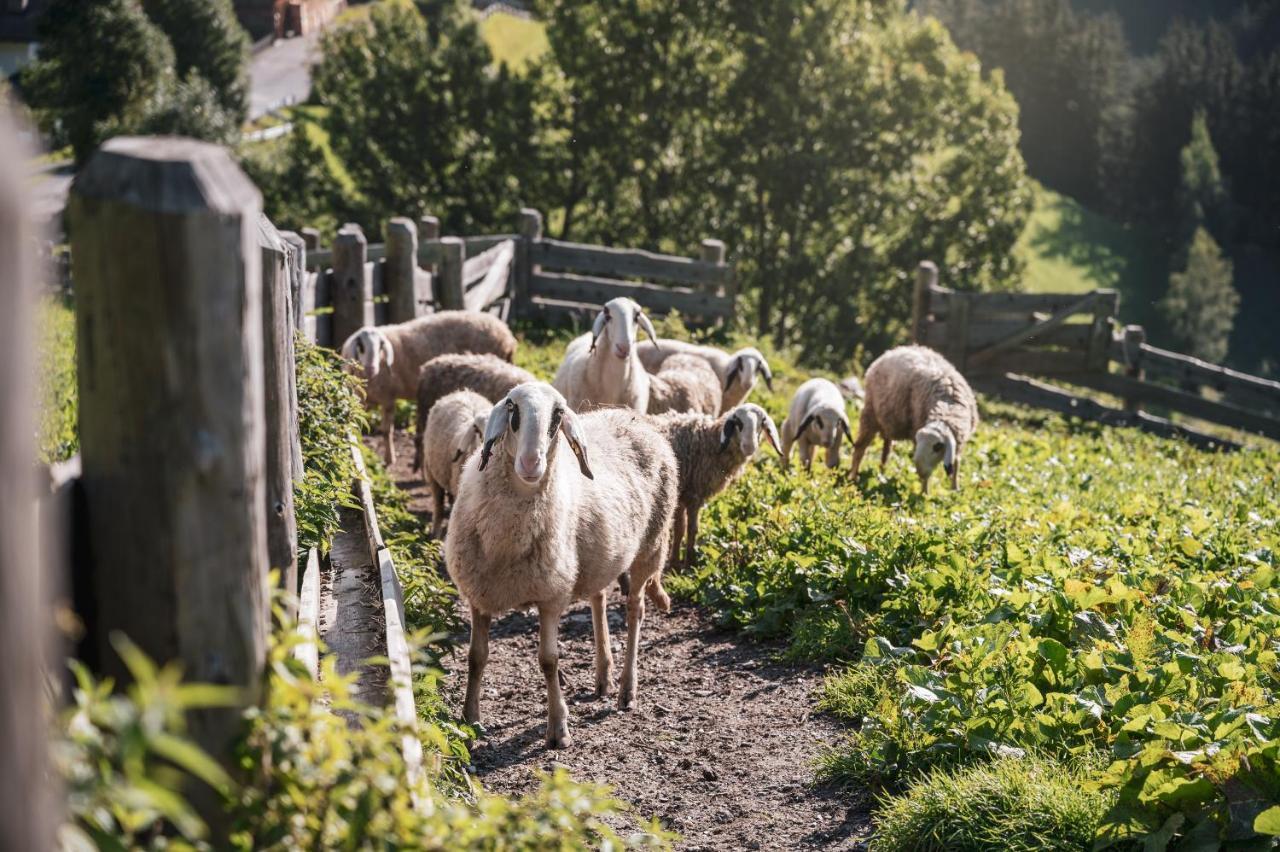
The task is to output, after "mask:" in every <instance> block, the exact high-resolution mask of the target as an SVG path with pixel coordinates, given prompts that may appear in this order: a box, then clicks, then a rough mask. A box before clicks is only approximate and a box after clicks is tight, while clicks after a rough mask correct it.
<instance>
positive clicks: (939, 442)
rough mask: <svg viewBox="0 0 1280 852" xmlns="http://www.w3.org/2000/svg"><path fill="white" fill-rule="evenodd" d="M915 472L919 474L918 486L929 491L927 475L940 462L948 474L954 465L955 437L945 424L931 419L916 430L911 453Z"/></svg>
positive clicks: (948, 474) (926, 491) (928, 475)
mask: <svg viewBox="0 0 1280 852" xmlns="http://www.w3.org/2000/svg"><path fill="white" fill-rule="evenodd" d="M912 460H913V461H914V462H915V465H916V473H917V474H918V475H919V476H920V488H921V490H922V491H924V492H925V493H926V494H927V493H929V477H930V475H932V474H933V469H934V468H936V467H937V466H938V462H942V469H943V470H944V471H946V473H947V476H950V475H951V474H952V472H953V471H954V470H955V466H956V438H955V435H953V434H951V430H950V429H949V428H947V426H946V425H945V424H943V423H940V422H938V421H931V422H929V423H926V424H924V426H922V427H920V430H919V431H918V432H916V449H915V452H914V453H913V454H912Z"/></svg>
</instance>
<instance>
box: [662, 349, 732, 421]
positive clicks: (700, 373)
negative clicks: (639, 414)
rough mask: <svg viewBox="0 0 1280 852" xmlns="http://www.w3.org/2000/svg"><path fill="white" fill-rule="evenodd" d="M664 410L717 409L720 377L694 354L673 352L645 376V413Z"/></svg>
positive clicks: (707, 412)
mask: <svg viewBox="0 0 1280 852" xmlns="http://www.w3.org/2000/svg"><path fill="white" fill-rule="evenodd" d="M668 411H677V412H697V413H699V414H711V415H715V414H716V413H717V412H719V411H720V380H719V379H718V378H716V374H715V371H714V370H712V369H711V365H710V364H708V363H707V362H706V361H704V360H703V359H701V358H699V357H697V356H696V355H673V356H672V357H670V358H668V359H666V360H665V361H663V362H662V367H661V368H659V370H658V372H656V373H654V374H653V375H651V376H649V413H650V414H662V413H664V412H668Z"/></svg>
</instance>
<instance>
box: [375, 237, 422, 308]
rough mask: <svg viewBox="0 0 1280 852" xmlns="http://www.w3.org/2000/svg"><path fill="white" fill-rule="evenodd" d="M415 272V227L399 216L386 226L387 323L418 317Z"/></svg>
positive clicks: (416, 252) (384, 273)
mask: <svg viewBox="0 0 1280 852" xmlns="http://www.w3.org/2000/svg"><path fill="white" fill-rule="evenodd" d="M417 272H418V226H417V225H415V224H414V223H413V220H412V219H408V218H406V217H403V216H398V217H396V218H394V219H392V220H391V221H389V222H387V259H386V262H385V264H384V265H383V269H382V281H383V285H384V287H385V289H386V291H387V297H388V311H387V317H388V320H389V321H390V322H393V323H400V322H408V321H409V320H411V319H414V318H416V317H417V316H418V315H419V313H418V290H417Z"/></svg>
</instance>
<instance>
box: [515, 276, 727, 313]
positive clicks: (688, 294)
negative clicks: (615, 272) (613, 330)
mask: <svg viewBox="0 0 1280 852" xmlns="http://www.w3.org/2000/svg"><path fill="white" fill-rule="evenodd" d="M529 294H530V296H536V297H539V298H544V299H555V300H558V301H565V302H582V303H588V304H592V305H595V306H596V307H599V306H600V305H603V304H604V303H605V302H608V301H609V300H610V299H616V298H618V297H620V296H626V297H628V298H631V299H635V300H636V301H637V302H639V303H640V304H641V305H642V306H643V307H645V308H646V309H649V310H653V311H655V312H658V313H667V312H669V311H672V310H678V311H680V313H682V314H688V315H690V316H695V317H710V318H715V319H719V318H721V317H726V316H729V315H730V314H731V312H732V310H733V301H732V300H731V299H730V298H729V297H728V296H721V295H718V294H716V293H710V292H707V291H706V290H694V289H690V288H687V287H669V286H666V285H662V284H644V283H636V282H631V281H619V280H617V279H610V278H595V277H592V276H587V275H571V274H560V273H554V272H541V273H538V274H536V275H534V276H533V277H532V279H531V280H530V283H529Z"/></svg>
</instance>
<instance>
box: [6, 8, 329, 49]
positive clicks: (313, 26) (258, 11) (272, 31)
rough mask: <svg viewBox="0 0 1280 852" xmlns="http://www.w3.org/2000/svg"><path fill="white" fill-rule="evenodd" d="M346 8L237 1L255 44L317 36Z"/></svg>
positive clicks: (237, 14) (241, 18)
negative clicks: (260, 41)
mask: <svg viewBox="0 0 1280 852" xmlns="http://www.w3.org/2000/svg"><path fill="white" fill-rule="evenodd" d="M0 2H7V0H0ZM346 7H347V0H235V10H236V17H237V18H239V19H240V23H241V25H243V26H244V28H245V29H246V30H248V31H249V36H250V37H251V38H252V39H253V40H254V41H259V40H260V39H264V38H284V37H286V36H291V35H306V34H307V33H312V32H315V31H316V30H318V29H322V28H323V27H324V26H325V25H326V24H328V23H329V22H330V21H331V20H333V19H334V18H335V17H337V15H338V13H339V12H341V11H342V10H343V9H345V8H346Z"/></svg>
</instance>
